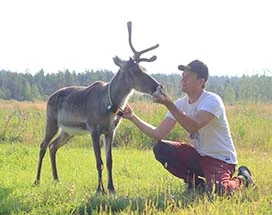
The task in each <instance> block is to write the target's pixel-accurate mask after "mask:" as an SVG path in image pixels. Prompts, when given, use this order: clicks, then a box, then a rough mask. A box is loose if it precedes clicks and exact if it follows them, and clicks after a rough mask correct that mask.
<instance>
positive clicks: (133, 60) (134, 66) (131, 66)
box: [113, 22, 161, 95]
mask: <svg viewBox="0 0 272 215" xmlns="http://www.w3.org/2000/svg"><path fill="white" fill-rule="evenodd" d="M131 26H132V24H131V22H128V23H127V27H128V35H129V46H130V48H131V50H132V52H133V54H134V55H133V57H130V59H129V60H128V61H122V60H121V59H120V58H119V57H117V56H116V57H115V58H113V61H114V63H115V64H116V65H117V66H119V67H120V75H125V76H126V78H125V79H124V80H126V81H127V82H129V83H127V84H128V85H129V86H130V87H131V88H132V89H135V90H137V91H140V92H143V93H148V94H150V95H152V94H153V93H154V92H155V91H156V89H157V87H158V86H160V87H161V85H160V83H158V82H157V81H156V80H155V79H154V78H152V77H151V76H149V75H148V74H146V73H145V69H144V68H143V67H141V66H140V65H139V63H140V62H143V61H145V62H152V61H155V60H156V59H157V57H156V56H155V55H154V56H152V57H151V58H141V55H142V54H143V53H146V52H148V51H151V50H153V49H155V48H158V47H159V44H157V45H155V46H152V47H150V48H147V49H144V50H142V51H140V52H138V51H136V50H135V48H134V47H133V45H132V41H131Z"/></svg>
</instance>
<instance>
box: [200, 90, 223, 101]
mask: <svg viewBox="0 0 272 215" xmlns="http://www.w3.org/2000/svg"><path fill="white" fill-rule="evenodd" d="M203 98H204V99H210V100H217V101H220V102H221V101H222V98H221V97H220V96H219V95H218V94H216V93H214V92H211V91H204V92H203Z"/></svg>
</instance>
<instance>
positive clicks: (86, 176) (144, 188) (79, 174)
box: [0, 102, 272, 215]
mask: <svg viewBox="0 0 272 215" xmlns="http://www.w3.org/2000/svg"><path fill="white" fill-rule="evenodd" d="M131 105H132V106H133V108H134V110H135V112H136V113H137V114H138V115H139V116H140V117H142V118H144V119H146V120H147V121H149V122H150V123H151V124H154V125H157V124H158V123H159V122H160V121H161V120H162V119H163V118H164V116H165V113H166V110H165V109H164V108H162V106H160V105H158V104H151V103H150V104H149V103H133V104H131ZM44 107H45V106H44V104H42V103H40V104H39V105H37V104H36V103H17V102H9V103H3V102H2V103H0V214H214V215H217V214H228V215H229V214H235V215H236V214H246V215H249V214H272V177H271V167H272V159H271V156H272V150H271V149H272V145H271V138H272V135H271V128H272V124H271V122H272V114H271V113H272V105H265V104H263V105H247V106H244V105H239V106H231V107H227V114H228V118H229V122H230V126H231V132H232V135H233V139H234V142H235V144H236V146H237V152H238V156H239V162H240V164H245V165H247V166H249V167H250V169H251V170H252V172H253V175H254V179H255V181H256V183H257V184H258V187H257V189H246V190H243V191H241V192H237V193H235V195H234V196H233V197H232V198H230V199H227V198H222V197H219V196H207V195H200V194H198V193H194V192H193V193H188V192H187V191H186V187H185V185H184V183H183V182H182V181H181V180H179V179H177V178H175V177H174V176H172V175H171V174H169V173H168V172H167V171H166V170H165V169H164V168H163V167H162V166H161V165H160V164H159V163H158V162H157V161H156V160H155V158H154V155H153V153H152V150H150V148H151V147H152V144H153V141H152V140H151V139H149V138H147V137H146V136H145V135H143V134H142V133H141V132H140V131H139V130H138V129H137V128H136V127H135V126H134V125H132V123H130V122H129V121H125V120H123V121H122V123H121V125H120V127H119V128H118V131H117V133H116V139H115V146H116V147H114V149H113V179H114V183H115V188H116V191H117V193H116V194H115V195H109V194H106V195H95V190H96V186H97V172H96V169H95V158H94V153H93V150H92V146H91V140H90V137H89V136H85V137H76V138H74V139H73V140H72V141H71V142H70V143H69V144H67V145H66V146H64V147H62V148H61V149H60V150H59V152H58V156H57V162H58V170H59V176H60V183H54V182H53V180H52V173H51V164H50V159H49V155H48V153H47V154H46V156H45V159H44V165H43V169H42V176H41V185H39V186H35V187H33V186H32V183H33V182H34V179H35V174H36V167H37V160H38V153H39V144H40V142H41V140H42V138H43V135H44V128H45V109H44ZM3 133H4V134H3ZM185 138H186V135H185V133H184V131H183V130H182V129H180V128H177V130H175V131H174V132H173V133H171V134H170V135H169V139H177V140H183V139H185ZM103 160H105V159H104V155H103ZM106 176H107V174H106V170H104V172H103V177H104V185H106V182H107V180H106V179H107V177H106Z"/></svg>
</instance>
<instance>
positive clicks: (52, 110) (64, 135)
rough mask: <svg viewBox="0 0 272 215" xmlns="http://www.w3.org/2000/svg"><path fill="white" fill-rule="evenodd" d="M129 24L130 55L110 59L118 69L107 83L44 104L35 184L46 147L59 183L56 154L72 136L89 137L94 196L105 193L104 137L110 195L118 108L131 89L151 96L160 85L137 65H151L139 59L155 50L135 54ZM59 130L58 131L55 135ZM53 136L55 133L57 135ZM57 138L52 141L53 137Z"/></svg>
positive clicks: (72, 89)
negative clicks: (93, 164) (94, 174)
mask: <svg viewBox="0 0 272 215" xmlns="http://www.w3.org/2000/svg"><path fill="white" fill-rule="evenodd" d="M131 25H132V24H131V22H128V23H127V27H128V34H129V46H130V48H131V49H132V51H133V54H134V56H133V57H132V58H130V59H129V60H128V61H122V60H121V59H120V58H119V57H117V56H116V57H114V58H113V61H114V63H115V64H116V65H117V66H119V67H120V69H119V71H118V72H117V74H116V75H115V76H114V77H113V78H112V80H111V81H110V82H109V83H106V82H102V81H96V82H94V83H93V84H92V85H90V86H87V87H82V86H72V87H65V88H62V89H60V90H58V91H56V92H55V93H53V94H52V95H51V96H50V97H49V99H48V101H47V119H46V120H47V121H46V131H45V137H44V139H43V141H42V143H41V145H40V154H39V162H38V169H37V175H36V180H35V182H34V184H35V185H37V184H39V183H40V176H41V168H42V161H43V158H44V155H45V153H46V149H47V147H48V146H49V152H50V159H51V165H52V174H53V178H54V180H55V181H58V180H59V177H58V173H57V167H56V153H57V151H58V149H59V148H60V147H61V146H63V145H64V144H66V143H67V142H68V140H70V139H71V138H72V137H73V136H75V135H82V134H90V135H91V137H92V143H93V149H94V154H95V158H96V168H97V172H98V186H97V189H96V192H97V193H100V192H103V193H104V192H105V190H104V187H103V182H102V168H103V161H102V159H101V150H100V144H99V142H100V137H101V135H104V140H105V144H104V145H105V154H106V166H107V171H108V186H107V188H108V190H109V192H112V193H114V192H115V189H114V185H113V179H112V142H113V139H114V133H115V130H116V128H117V127H118V125H119V123H120V119H121V116H122V108H124V106H125V105H126V103H127V100H128V98H129V95H130V94H131V93H132V91H133V90H136V91H139V92H143V93H147V94H150V95H152V94H153V93H154V92H155V91H156V90H157V88H161V85H160V84H159V83H158V82H157V81H156V80H155V79H153V78H152V77H151V76H149V75H147V74H146V73H145V72H144V69H143V68H142V67H141V66H140V65H139V63H140V62H142V61H146V62H152V61H155V60H156V56H153V57H151V58H140V57H141V55H142V54H143V53H146V52H148V51H150V50H153V49H155V48H157V47H158V46H159V45H158V44H157V45H155V46H152V47H150V48H148V49H145V50H143V51H140V52H138V51H136V50H135V49H134V47H133V45H132V42H131ZM59 130H60V132H58V131H59ZM56 134H59V135H58V136H57V135H56ZM55 136H57V137H56V138H54V137H55Z"/></svg>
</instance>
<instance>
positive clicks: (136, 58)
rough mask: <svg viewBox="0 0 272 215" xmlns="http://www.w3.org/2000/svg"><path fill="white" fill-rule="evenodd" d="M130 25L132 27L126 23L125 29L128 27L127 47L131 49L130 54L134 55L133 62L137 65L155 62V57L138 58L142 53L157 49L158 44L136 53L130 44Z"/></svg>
mask: <svg viewBox="0 0 272 215" xmlns="http://www.w3.org/2000/svg"><path fill="white" fill-rule="evenodd" d="M131 25H132V23H131V22H128V23H127V27H128V42H129V46H130V48H131V50H132V52H133V54H134V56H133V60H135V61H136V62H137V63H139V62H140V61H146V62H152V61H154V60H156V59H157V57H156V56H155V55H154V56H152V57H151V58H140V57H141V55H142V54H143V53H146V52H149V51H151V50H153V49H156V48H158V47H159V44H157V45H155V46H152V47H150V48H147V49H144V50H142V51H140V52H138V51H136V50H135V49H134V47H133V45H132V42H131Z"/></svg>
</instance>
